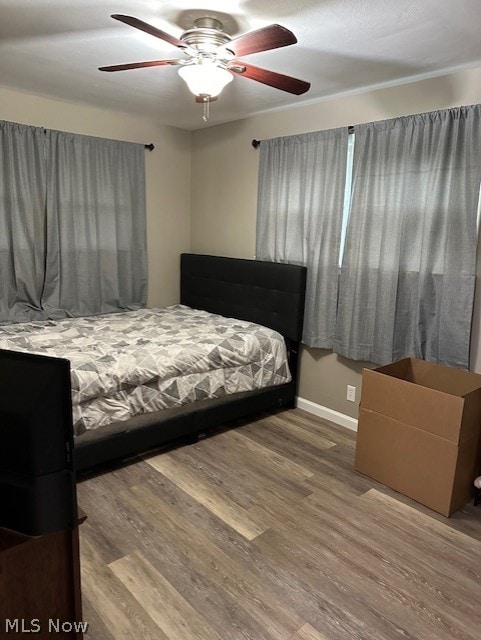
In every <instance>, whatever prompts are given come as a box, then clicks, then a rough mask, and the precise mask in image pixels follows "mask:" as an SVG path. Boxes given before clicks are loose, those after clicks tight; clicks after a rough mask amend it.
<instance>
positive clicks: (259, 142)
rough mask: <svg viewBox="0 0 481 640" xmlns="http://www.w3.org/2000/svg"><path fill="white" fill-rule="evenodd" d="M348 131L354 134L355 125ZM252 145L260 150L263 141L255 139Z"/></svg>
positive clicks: (349, 127)
mask: <svg viewBox="0 0 481 640" xmlns="http://www.w3.org/2000/svg"><path fill="white" fill-rule="evenodd" d="M347 129H348V132H349V133H354V125H353V124H350V125H349V126H348V127H347ZM251 144H252V146H253V147H254V149H258V148H259V146H260V144H261V141H260V140H256V139H255V138H254V140H252V142H251Z"/></svg>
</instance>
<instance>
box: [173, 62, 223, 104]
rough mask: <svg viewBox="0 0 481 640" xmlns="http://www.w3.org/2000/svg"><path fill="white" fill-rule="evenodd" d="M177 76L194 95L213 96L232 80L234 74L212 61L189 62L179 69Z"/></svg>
mask: <svg viewBox="0 0 481 640" xmlns="http://www.w3.org/2000/svg"><path fill="white" fill-rule="evenodd" d="M179 76H180V77H181V78H182V79H183V80H184V81H185V83H186V84H187V86H188V87H189V91H190V92H191V93H193V94H194V95H195V96H209V97H211V98H215V97H216V96H218V95H219V94H220V93H221V91H222V90H223V89H224V87H226V85H228V84H229V82H232V80H233V78H234V76H233V75H232V73H230V72H229V71H227V70H226V69H222V68H221V67H218V66H217V65H216V64H215V63H212V62H203V63H198V64H190V65H186V66H184V67H181V68H180V69H179Z"/></svg>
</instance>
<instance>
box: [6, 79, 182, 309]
mask: <svg viewBox="0 0 481 640" xmlns="http://www.w3.org/2000/svg"><path fill="white" fill-rule="evenodd" d="M0 119H1V120H8V121H10V122H19V123H22V124H30V125H34V126H38V127H45V128H47V129H57V130H61V131H70V132H72V133H80V134H84V135H92V136H99V137H102V138H112V139H116V140H126V141H129V142H141V143H151V142H152V143H153V144H154V145H155V149H154V151H152V152H150V151H146V152H145V154H146V155H145V160H146V197H147V241H148V265H149V295H148V304H149V306H164V305H168V304H174V303H176V302H178V298H179V254H180V253H182V252H183V251H189V249H190V156H191V147H190V141H191V135H190V133H189V132H187V131H182V130H180V129H175V128H173V127H167V126H162V125H159V124H157V123H154V122H149V121H148V120H144V119H141V118H138V117H134V116H128V115H124V114H121V113H118V112H114V111H107V110H103V109H95V108H93V107H88V106H85V105H78V104H69V103H66V102H60V101H57V100H50V99H47V98H42V97H38V96H32V95H28V94H25V93H20V92H17V91H12V90H9V89H5V88H1V87H0Z"/></svg>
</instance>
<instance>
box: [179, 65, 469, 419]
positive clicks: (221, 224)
mask: <svg viewBox="0 0 481 640" xmlns="http://www.w3.org/2000/svg"><path fill="white" fill-rule="evenodd" d="M221 99H222V98H221ZM479 102H481V69H472V70H465V71H462V72H458V73H454V74H451V75H447V76H443V77H438V78H434V79H429V80H423V81H420V82H416V83H410V84H404V85H399V86H397V87H391V88H386V89H379V90H372V91H367V92H365V93H363V94H358V95H351V96H344V97H340V98H337V99H335V100H330V101H325V102H319V103H316V104H311V105H306V106H303V107H297V108H293V109H289V110H285V111H277V112H274V113H269V114H265V115H259V116H256V117H252V118H248V119H246V120H242V121H237V122H234V123H229V124H225V125H218V126H214V127H209V128H206V129H199V130H197V131H195V132H194V134H193V139H192V245H191V247H192V251H195V252H201V253H213V254H217V255H231V256H237V257H243V258H252V257H254V253H255V219H256V200H257V170H258V152H257V151H256V150H254V149H253V148H252V146H251V140H252V139H253V138H257V139H262V138H263V139H268V138H273V137H277V136H287V135H292V134H295V133H303V132H307V131H318V130H321V129H330V128H335V127H340V126H346V125H349V124H357V123H361V122H370V121H373V120H381V119H385V118H392V117H396V116H401V115H408V114H412V113H421V112H423V111H430V110H435V109H444V108H448V107H452V106H459V105H468V104H475V103H479ZM213 111H214V114H215V105H214V106H213ZM479 306H480V305H479V297H478V299H477V305H476V313H475V325H474V335H473V357H472V362H473V369H474V370H476V371H481V348H480V346H479V344H480V324H481V321H480V310H479ZM363 366H370V365H368V364H367V363H359V362H353V361H350V360H347V359H345V358H341V357H339V356H337V355H335V354H333V353H331V352H329V351H324V350H320V349H304V350H303V352H302V355H301V375H300V393H299V395H300V396H301V397H303V398H305V399H307V400H310V401H311V402H315V403H317V404H320V405H322V406H325V407H328V408H330V409H333V410H335V411H339V412H341V413H344V414H347V415H349V416H352V417H357V409H358V408H357V402H356V403H355V404H353V403H351V402H348V401H347V400H346V399H345V398H346V385H347V384H351V385H354V386H356V387H357V392H358V393H357V399H358V400H359V396H360V388H361V371H362V367H363Z"/></svg>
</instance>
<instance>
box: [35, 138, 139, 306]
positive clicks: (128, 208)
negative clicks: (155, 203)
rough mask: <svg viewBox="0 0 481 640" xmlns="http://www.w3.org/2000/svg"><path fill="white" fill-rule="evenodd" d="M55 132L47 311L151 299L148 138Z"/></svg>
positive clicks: (131, 303)
mask: <svg viewBox="0 0 481 640" xmlns="http://www.w3.org/2000/svg"><path fill="white" fill-rule="evenodd" d="M47 140H48V172H47V258H46V270H45V287H44V292H43V307H44V309H45V312H46V314H47V316H48V317H49V318H59V317H65V316H83V315H93V314H98V313H108V312H114V311H119V310H132V309H138V308H139V307H142V306H145V304H146V297H147V266H146V259H147V258H146V216H145V168H144V162H145V160H144V156H145V150H144V146H143V145H140V144H132V143H127V142H119V141H115V140H105V139H102V138H93V137H89V136H79V135H75V134H70V133H63V132H59V131H47Z"/></svg>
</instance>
